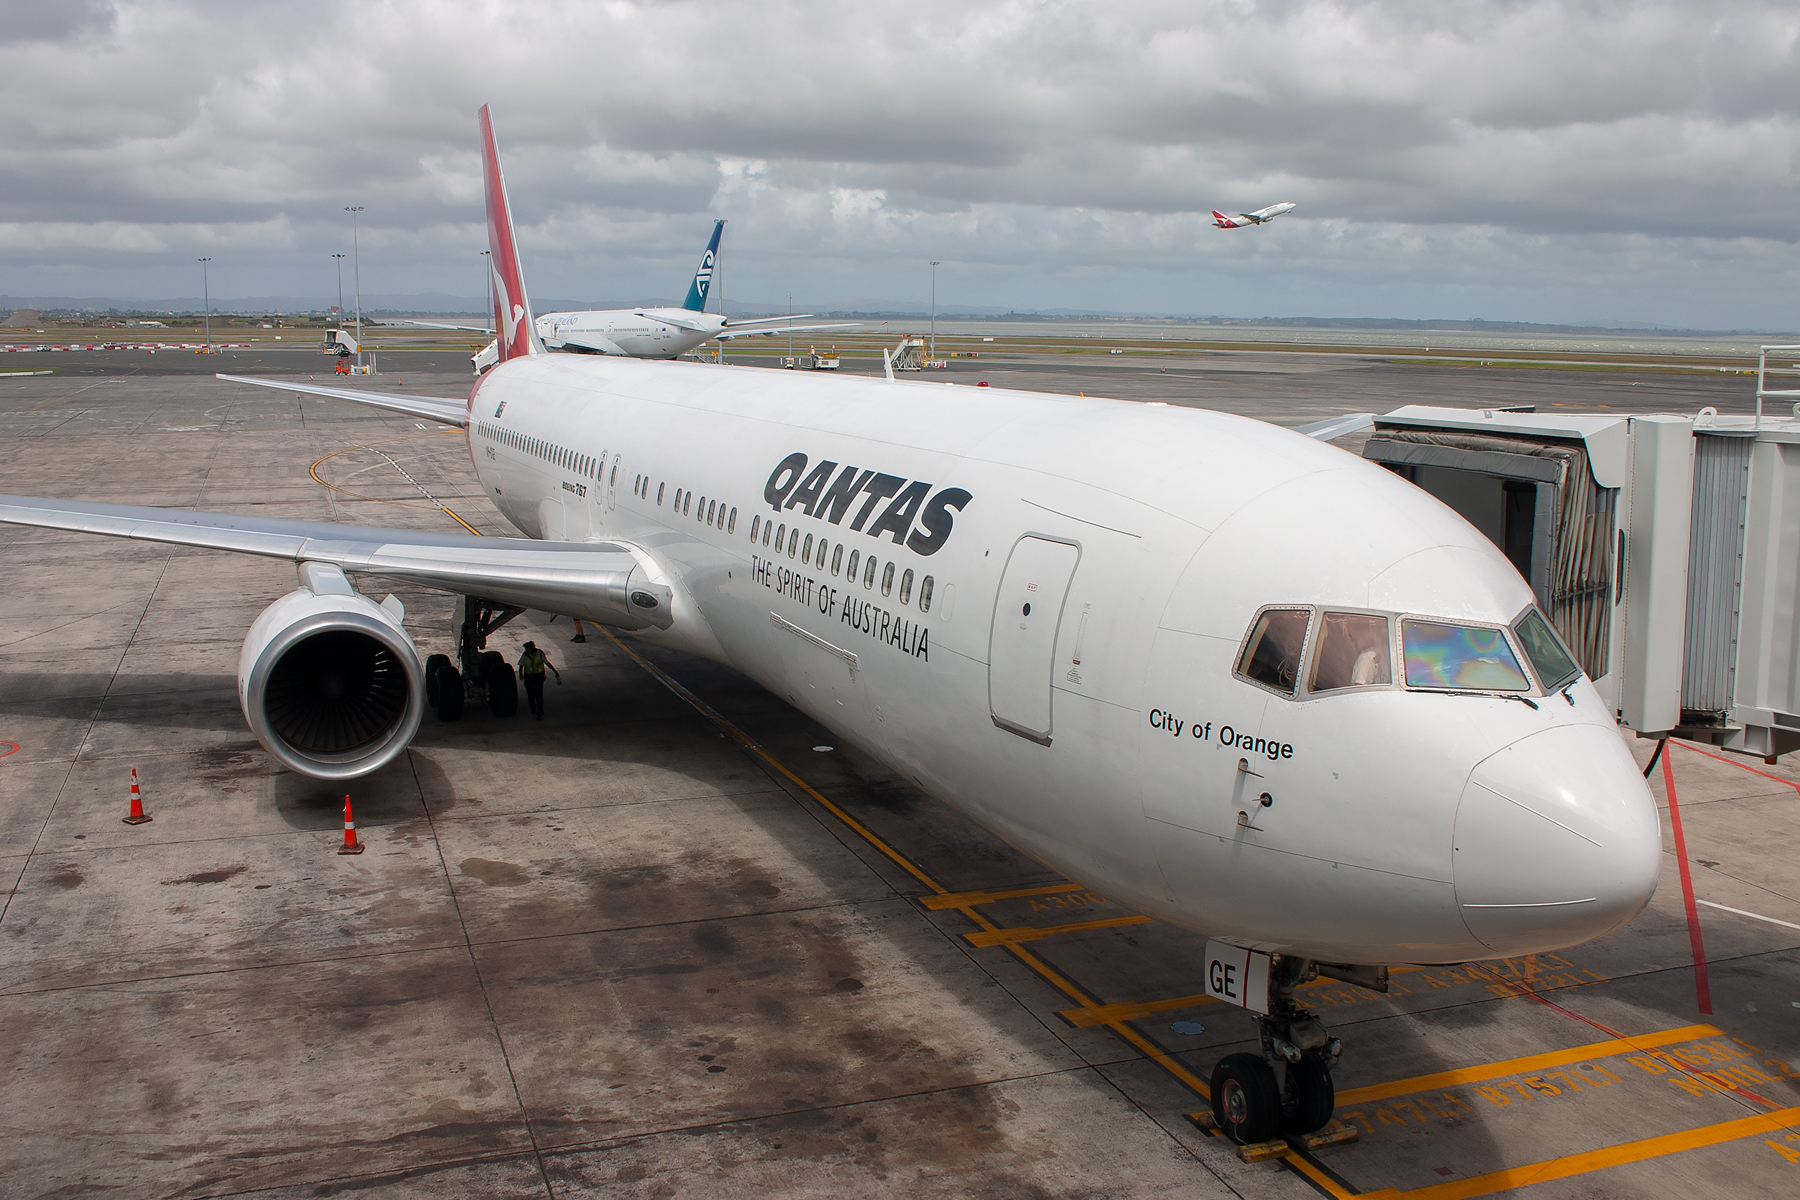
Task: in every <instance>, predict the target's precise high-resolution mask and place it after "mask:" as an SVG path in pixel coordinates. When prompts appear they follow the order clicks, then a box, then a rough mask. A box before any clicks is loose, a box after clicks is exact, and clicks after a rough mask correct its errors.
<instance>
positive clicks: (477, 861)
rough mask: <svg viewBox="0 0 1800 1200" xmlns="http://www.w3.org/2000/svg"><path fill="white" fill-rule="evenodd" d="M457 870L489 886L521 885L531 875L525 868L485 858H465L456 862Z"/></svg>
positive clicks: (528, 881) (529, 878)
mask: <svg viewBox="0 0 1800 1200" xmlns="http://www.w3.org/2000/svg"><path fill="white" fill-rule="evenodd" d="M457 870H459V871H461V872H462V873H463V874H464V875H469V876H472V877H474V878H476V879H479V880H481V882H483V883H485V884H487V885H488V886H489V887H522V886H524V885H525V884H527V883H530V882H531V876H529V875H527V874H526V873H525V868H523V867H520V866H517V865H516V864H514V863H509V862H494V861H493V860H492V859H487V858H465V859H463V860H462V862H460V863H458V864H457Z"/></svg>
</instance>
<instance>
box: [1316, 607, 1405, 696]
mask: <svg viewBox="0 0 1800 1200" xmlns="http://www.w3.org/2000/svg"><path fill="white" fill-rule="evenodd" d="M1391 645H1392V643H1391V642H1390V640H1389V636H1388V619H1387V618H1386V617H1378V616H1372V615H1370V614H1368V613H1336V612H1328V613H1326V614H1325V615H1324V617H1322V618H1321V619H1320V621H1319V644H1318V646H1317V648H1316V649H1314V650H1313V665H1312V680H1311V682H1310V683H1309V684H1308V685H1307V686H1308V687H1309V688H1310V689H1311V690H1313V691H1315V692H1328V691H1332V690H1334V689H1336V688H1353V687H1375V686H1377V685H1380V684H1388V683H1392V682H1393V681H1394V675H1393V670H1392V667H1391V664H1390V660H1391V659H1392V658H1393V652H1392V650H1391V649H1390V647H1391Z"/></svg>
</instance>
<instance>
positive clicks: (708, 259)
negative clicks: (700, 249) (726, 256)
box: [681, 221, 725, 312]
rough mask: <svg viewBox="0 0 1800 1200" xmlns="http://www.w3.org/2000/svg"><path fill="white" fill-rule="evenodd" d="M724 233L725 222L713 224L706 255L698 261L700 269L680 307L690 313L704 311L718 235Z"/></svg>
mask: <svg viewBox="0 0 1800 1200" xmlns="http://www.w3.org/2000/svg"><path fill="white" fill-rule="evenodd" d="M724 232H725V222H723V221H714V222H713V235H712V241H710V242H708V243H707V244H706V253H705V255H703V256H702V257H701V259H700V269H699V270H698V271H695V272H694V282H693V283H691V284H689V285H688V294H687V299H686V300H683V301H682V302H681V307H683V308H685V309H687V310H688V311H690V312H705V311H706V293H707V292H709V291H711V290H712V279H713V267H714V265H715V264H717V263H718V261H719V235H720V234H721V233H724Z"/></svg>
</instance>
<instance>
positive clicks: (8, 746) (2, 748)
mask: <svg viewBox="0 0 1800 1200" xmlns="http://www.w3.org/2000/svg"><path fill="white" fill-rule="evenodd" d="M18 752H19V743H17V742H0V758H5V757H6V756H7V755H9V754H17V753H18Z"/></svg>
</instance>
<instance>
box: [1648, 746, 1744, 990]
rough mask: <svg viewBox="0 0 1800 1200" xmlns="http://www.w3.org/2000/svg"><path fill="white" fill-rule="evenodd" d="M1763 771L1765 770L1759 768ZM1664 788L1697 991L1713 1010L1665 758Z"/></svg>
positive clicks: (1684, 842) (1703, 946)
mask: <svg viewBox="0 0 1800 1200" xmlns="http://www.w3.org/2000/svg"><path fill="white" fill-rule="evenodd" d="M1758 774H1761V772H1758ZM1662 777H1663V790H1664V791H1665V792H1667V793H1668V796H1669V825H1670V827H1671V828H1673V829H1674V830H1675V865H1676V866H1677V867H1679V868H1680V869H1681V902H1682V903H1683V904H1685V905H1686V906H1687V923H1688V941H1690V942H1691V943H1693V947H1694V995H1695V999H1697V1000H1698V1001H1699V1003H1700V1011H1701V1012H1703V1013H1709V1014H1710V1013H1711V1012H1712V985H1711V984H1710V983H1708V982H1707V979H1706V944H1705V943H1704V942H1702V941H1701V940H1700V910H1699V908H1698V907H1697V906H1696V905H1695V904H1694V880H1693V876H1692V875H1690V874H1689V873H1688V857H1687V838H1686V837H1684V836H1683V835H1682V832H1681V805H1680V804H1679V803H1677V802H1676V799H1675V769H1674V768H1673V767H1671V766H1670V765H1669V756H1668V755H1667V754H1664V755H1663V760H1662Z"/></svg>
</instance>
